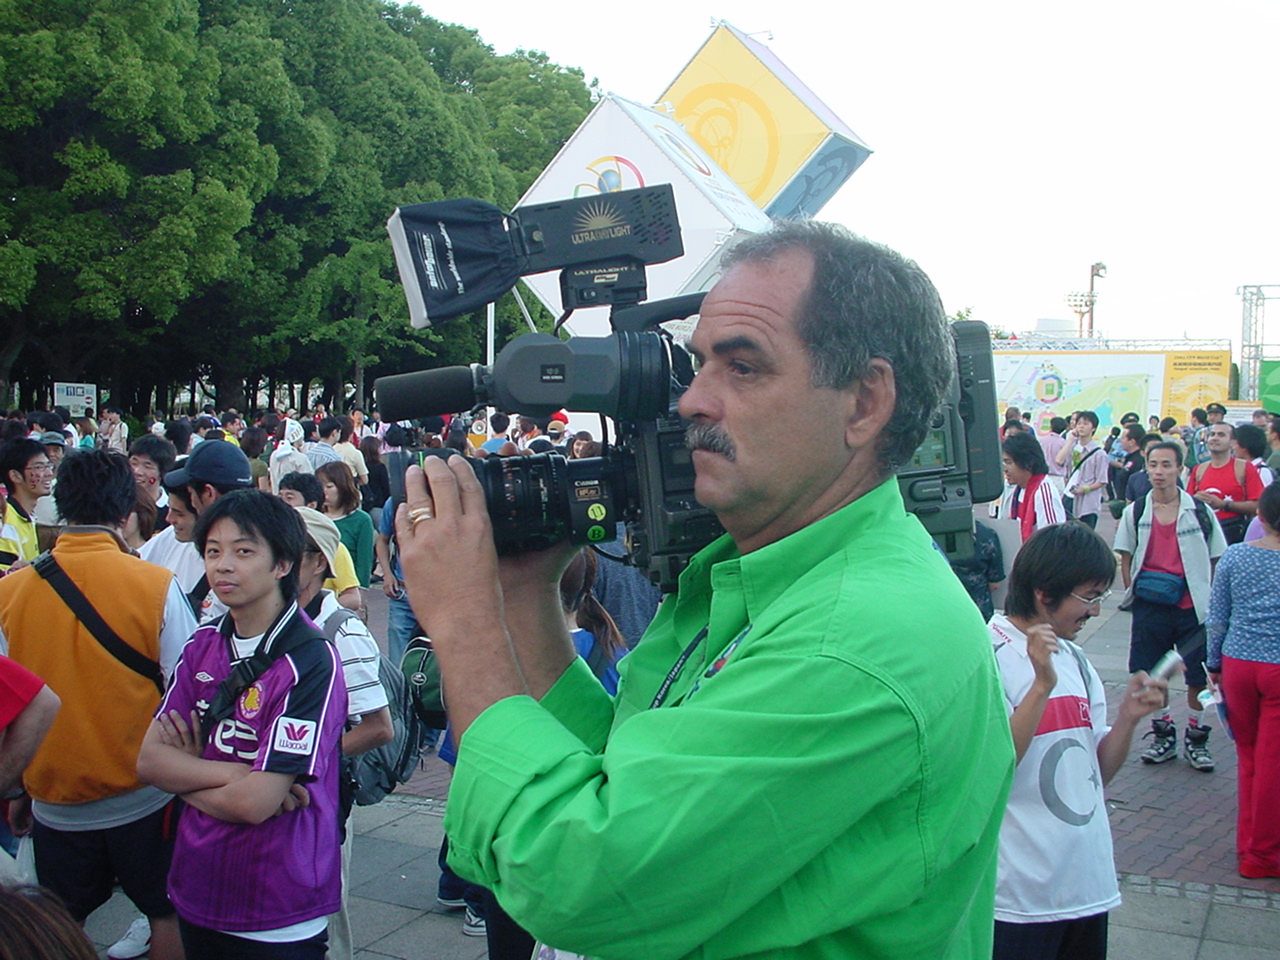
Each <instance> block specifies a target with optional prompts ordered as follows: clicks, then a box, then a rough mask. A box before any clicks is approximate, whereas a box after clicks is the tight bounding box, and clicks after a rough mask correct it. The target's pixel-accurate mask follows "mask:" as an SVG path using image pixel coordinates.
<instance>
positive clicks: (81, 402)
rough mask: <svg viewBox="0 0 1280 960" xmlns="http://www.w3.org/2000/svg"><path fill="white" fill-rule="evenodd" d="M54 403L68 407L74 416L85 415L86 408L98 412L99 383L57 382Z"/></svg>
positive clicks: (54, 389)
mask: <svg viewBox="0 0 1280 960" xmlns="http://www.w3.org/2000/svg"><path fill="white" fill-rule="evenodd" d="M53 405H54V406H55V407H66V408H67V409H68V410H70V411H71V415H72V416H73V417H83V416H84V415H85V410H86V409H88V410H92V411H93V412H94V413H97V412H98V385H97V384H96V383H55V384H54V385H53Z"/></svg>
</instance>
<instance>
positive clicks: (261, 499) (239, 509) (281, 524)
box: [192, 488, 307, 600]
mask: <svg viewBox="0 0 1280 960" xmlns="http://www.w3.org/2000/svg"><path fill="white" fill-rule="evenodd" d="M224 519H225V520H231V521H232V522H233V523H234V524H235V525H236V526H237V527H239V528H240V530H241V531H242V532H243V533H247V534H250V535H252V536H254V537H257V538H258V539H259V540H261V541H262V542H263V543H265V544H266V545H267V547H268V549H270V551H271V559H272V560H274V561H275V562H276V563H279V562H280V561H282V560H283V561H286V562H288V563H289V572H288V573H287V574H285V575H284V576H283V577H281V578H280V580H279V581H278V582H279V585H280V595H281V596H282V597H284V599H285V600H292V599H293V598H294V597H295V596H297V594H298V563H299V562H300V561H301V560H302V552H303V551H304V550H305V549H306V546H307V528H306V525H305V524H304V523H303V522H302V517H300V516H299V515H298V511H297V510H295V509H294V508H293V507H291V506H289V504H287V503H285V502H284V501H283V500H281V499H280V498H279V497H273V496H272V495H271V494H269V493H263V492H262V491H261V490H253V489H248V490H246V489H244V488H241V489H239V490H233V491H231V492H230V493H228V494H227V495H226V496H223V497H219V498H218V499H217V500H215V501H214V502H213V503H212V504H210V505H209V506H208V507H207V508H205V510H204V511H203V512H202V513H201V514H200V519H198V520H197V521H196V528H195V532H194V534H193V536H192V539H193V540H194V541H195V544H196V548H197V549H198V550H199V551H200V553H201V554H203V553H204V546H205V541H206V540H207V539H208V537H209V528H210V527H212V526H213V525H214V524H215V523H217V522H218V521H219V520H224Z"/></svg>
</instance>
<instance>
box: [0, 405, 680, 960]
mask: <svg viewBox="0 0 1280 960" xmlns="http://www.w3.org/2000/svg"><path fill="white" fill-rule="evenodd" d="M65 413H66V412H65V411H58V410H54V411H38V412H35V413H31V414H24V413H23V412H21V411H13V412H11V413H9V414H8V415H7V417H6V418H5V420H4V437H5V440H4V442H3V443H0V470H3V475H4V482H5V486H6V496H5V498H4V499H3V501H0V503H2V507H0V515H2V516H3V527H2V528H0V572H2V573H3V581H2V582H3V587H2V588H0V650H2V651H3V652H4V653H6V654H7V656H6V657H0V701H2V702H0V729H2V730H3V731H4V737H3V740H0V788H3V790H4V791H5V795H6V799H8V800H9V801H10V802H9V803H8V804H7V811H6V817H5V818H4V821H3V822H2V823H0V845H3V846H4V848H5V849H6V850H7V851H8V852H9V853H10V854H12V853H13V852H15V849H16V838H17V837H19V836H27V835H30V836H31V838H32V840H31V843H32V847H33V849H34V851H35V868H36V873H37V875H38V877H39V880H40V882H41V884H43V886H44V887H45V888H47V889H48V890H50V891H52V892H53V893H55V894H56V895H57V898H58V899H59V901H60V902H61V903H63V904H65V906H66V908H67V909H68V910H69V912H70V916H71V918H73V919H74V920H77V921H81V922H83V920H84V919H85V918H86V917H87V916H88V915H89V914H90V913H91V912H92V911H93V910H94V909H96V908H97V907H98V906H100V905H101V904H102V903H103V902H105V899H106V898H107V897H108V896H109V895H110V892H111V889H112V884H113V883H114V882H119V883H120V884H121V886H122V887H123V889H124V890H125V892H126V894H127V895H128V896H129V898H130V899H131V900H132V901H133V903H134V905H135V906H136V907H137V908H138V910H139V911H140V913H141V914H142V916H141V917H139V918H138V920H136V921H135V922H134V923H133V924H132V925H131V926H130V928H129V930H128V931H127V932H126V933H125V935H124V936H123V937H122V938H121V939H120V941H119V942H117V943H116V944H114V945H113V946H112V947H111V948H110V951H109V955H110V956H112V957H134V956H140V955H142V954H144V953H149V954H150V955H151V956H153V957H157V958H164V957H178V956H182V955H184V953H185V955H186V956H188V957H200V956H207V957H236V956H251V955H252V956H257V955H259V953H255V952H254V951H255V950H259V951H261V950H262V949H266V950H267V951H268V953H270V951H271V949H272V948H262V947H261V946H255V945H261V944H280V945H281V947H282V949H280V950H279V951H277V952H276V953H270V955H281V956H324V955H328V956H346V957H350V956H351V955H352V948H351V940H350V930H349V924H348V921H347V919H346V913H345V896H344V893H343V888H344V886H345V877H346V874H347V869H348V862H349V857H350V842H349V838H348V839H347V840H344V841H343V843H342V846H341V847H338V846H336V845H334V846H331V845H328V844H322V843H317V837H325V836H332V837H334V838H337V837H338V836H339V834H340V833H341V832H342V831H341V829H340V828H341V827H342V826H343V823H344V822H345V817H346V811H345V810H343V809H341V804H340V803H339V801H338V798H339V792H338V784H339V778H340V776H341V775H342V770H343V767H342V763H341V762H340V761H339V760H338V756H339V754H340V756H341V757H345V758H349V757H352V756H355V755H358V754H360V753H362V752H364V751H366V750H369V749H372V748H373V747H376V746H379V745H381V744H383V743H386V742H387V741H388V740H389V739H390V738H391V737H392V735H393V727H392V721H391V717H390V716H389V713H388V694H387V693H386V691H385V690H384V689H383V687H382V684H381V683H380V681H379V671H378V663H379V648H378V641H377V639H375V637H374V636H373V634H372V633H371V632H370V629H369V627H368V626H367V624H366V623H365V622H364V621H365V619H366V614H367V604H366V599H365V597H366V591H367V590H368V589H370V587H371V585H372V584H375V583H377V582H378V581H382V582H383V583H384V584H391V585H394V587H393V589H391V590H389V593H392V594H398V595H399V596H400V597H401V598H403V591H402V590H400V588H399V586H398V581H397V579H396V575H395V573H394V572H393V571H394V570H396V569H398V557H395V554H394V529H393V521H394V515H395V513H394V509H393V508H392V503H391V490H390V477H389V474H388V470H387V465H386V463H385V462H384V457H385V455H386V454H387V453H390V452H393V451H395V450H398V449H400V448H402V447H405V446H415V445H416V446H424V447H431V446H442V445H454V444H456V445H457V447H458V449H459V450H460V452H464V453H465V454H466V455H467V456H469V457H482V456H504V455H511V456H519V455H521V452H520V451H519V450H518V449H517V448H516V445H517V443H518V444H519V445H520V446H522V447H523V448H524V449H525V450H527V451H528V453H529V454H532V453H534V452H537V451H539V450H542V449H547V448H549V449H550V450H553V451H557V452H560V453H562V454H564V455H566V456H589V455H593V454H595V455H598V452H599V444H597V443H595V441H594V440H593V439H592V438H591V435H590V434H589V433H585V432H584V433H581V434H579V435H577V436H569V435H568V434H566V433H565V431H564V429H563V424H564V419H562V418H561V417H556V418H547V419H542V418H534V419H529V418H520V428H519V432H516V431H514V430H513V431H511V435H510V438H508V436H507V435H506V431H507V430H508V429H509V424H510V422H511V418H509V417H507V416H506V415H505V414H498V415H496V416H495V417H494V427H495V429H496V430H497V432H496V433H495V434H494V435H493V436H492V437H491V438H490V441H491V445H492V449H491V450H485V449H481V448H476V447H472V446H471V445H470V444H469V443H468V442H467V441H466V439H465V437H466V432H465V430H461V429H460V425H461V423H462V421H461V420H459V421H457V422H455V423H453V424H450V423H448V422H443V421H442V422H424V423H417V424H414V423H403V424H399V425H394V424H383V423H381V421H380V420H379V419H378V418H377V416H376V415H375V416H374V417H372V418H370V420H368V421H365V420H364V418H363V416H362V415H361V411H359V410H353V411H352V412H351V413H350V414H349V415H346V416H341V417H329V416H327V415H326V414H325V412H324V410H323V409H321V408H319V406H317V409H316V410H315V412H314V415H312V416H310V417H307V418H304V419H302V420H298V419H296V418H294V417H290V416H288V415H287V414H280V413H278V412H275V411H269V412H258V413H256V414H255V415H254V416H252V417H251V418H249V419H248V420H247V421H246V419H245V418H243V417H241V416H240V415H239V414H238V413H237V412H236V411H234V410H228V411H223V412H221V413H220V414H215V413H214V412H213V410H212V408H207V409H206V410H205V412H204V413H203V414H202V415H200V416H198V417H188V418H174V419H171V420H170V421H168V422H163V421H161V420H159V419H157V420H155V421H154V422H153V423H152V424H150V425H149V426H148V427H147V428H146V429H144V430H143V431H142V432H141V435H139V436H136V437H135V438H134V439H132V440H129V439H128V435H129V434H128V431H129V426H128V422H127V420H125V419H124V418H123V417H121V416H119V414H118V412H110V413H107V414H106V415H104V418H103V424H104V428H103V429H102V430H96V424H94V422H93V421H92V419H91V418H84V419H86V420H87V421H88V426H86V427H85V428H84V429H83V431H81V430H80V429H79V428H77V431H76V432H81V434H82V436H84V437H88V438H89V439H90V441H91V442H89V443H86V444H83V445H81V444H80V443H78V442H75V440H74V438H73V437H72V435H71V434H72V429H71V427H72V424H73V423H74V421H73V420H72V419H71V418H70V417H67V416H65ZM270 438H274V440H272V439H270ZM308 438H310V439H308ZM544 438H547V439H544ZM492 441H497V443H496V444H494V443H492ZM126 444H127V445H126ZM121 445H126V446H125V447H124V451H123V452H122V451H121V450H120V449H119V447H120V446H121ZM544 445H545V446H544ZM575 446H576V448H577V449H576V450H575V449H574V447H575ZM68 451H70V452H68ZM366 508H367V509H366ZM384 519H385V522H384ZM375 521H376V526H375ZM375 530H382V531H383V532H382V533H381V534H379V533H377V532H375ZM379 558H381V559H379ZM589 559H590V561H591V562H590V564H589V565H587V557H586V556H585V555H584V557H583V559H582V562H581V565H580V566H579V567H577V568H576V575H575V576H574V577H570V578H569V581H568V584H569V588H570V592H569V593H567V594H566V601H565V603H566V608H565V609H566V616H568V617H570V619H573V620H574V621H575V623H577V622H581V623H582V624H583V625H584V627H588V626H589V627H590V628H593V629H582V628H576V627H575V629H576V633H575V642H576V643H577V644H578V647H579V649H580V651H581V654H582V656H583V657H584V659H585V660H586V661H587V662H588V663H590V664H591V665H592V667H593V669H597V670H599V672H600V674H601V679H602V682H603V683H605V684H606V686H608V687H609V688H610V689H611V690H612V689H616V683H617V661H618V660H619V659H621V656H622V655H623V654H624V653H625V652H626V650H627V646H626V643H625V641H624V640H623V638H622V634H621V633H620V632H619V631H618V629H617V627H616V625H615V624H614V622H613V620H612V618H611V616H610V614H609V613H608V612H607V610H605V608H604V607H603V606H602V604H601V601H600V599H599V597H598V596H597V593H605V594H606V596H607V597H608V599H609V600H610V602H615V603H619V604H620V606H619V612H620V615H622V616H626V615H628V614H632V613H634V612H635V608H636V607H637V605H639V606H640V607H641V608H643V607H644V606H645V605H646V604H647V605H648V607H649V609H648V610H647V614H644V615H646V616H647V617H651V616H652V613H653V609H654V608H656V605H657V595H656V591H654V588H652V586H651V585H650V584H648V582H647V581H645V582H644V583H643V585H642V586H640V585H637V584H636V582H635V580H634V578H628V577H627V575H626V574H621V575H620V574H619V573H617V572H615V571H611V572H610V574H609V575H601V576H598V577H597V572H596V571H597V565H596V563H595V562H594V560H595V557H594V554H592V555H591V556H590V558H589ZM142 561H146V562H142ZM380 563H381V565H379V564H380ZM610 566H613V565H612V564H611V565H610ZM630 573H632V574H634V573H636V571H634V570H632V571H630ZM641 579H643V578H641ZM49 591H53V592H54V593H55V594H57V596H51V595H50V593H49ZM405 607H406V608H407V602H405ZM46 608H49V609H46ZM393 626H395V627H397V628H398V629H399V633H398V634H397V635H395V636H393V637H390V638H387V639H390V640H391V642H392V648H393V651H394V650H396V648H399V651H400V652H402V650H403V647H404V646H405V645H407V643H408V641H409V639H410V638H411V637H412V636H413V635H415V634H417V633H420V632H421V628H420V627H419V626H418V624H417V622H416V619H415V618H414V617H413V615H412V612H411V611H408V613H407V618H405V619H403V620H401V621H399V622H395V621H393ZM68 637H70V638H73V639H70V640H68V639H67V638H68ZM123 638H128V639H127V640H126V639H123ZM237 678H238V679H237ZM338 678H340V679H341V680H342V682H341V683H338V682H336V680H337V679H338ZM232 681H235V682H236V683H237V685H238V689H235V688H231V687H228V688H227V689H234V690H235V692H234V693H233V694H231V695H227V694H226V693H225V692H224V687H226V685H227V683H229V682H232ZM55 689H56V690H58V691H60V693H55V692H54V691H55ZM162 694H163V700H161V695H162ZM153 717H154V721H153V722H152V718H153ZM148 724H149V725H148ZM446 740H447V738H446ZM451 750H452V747H451V746H450V745H448V744H447V742H443V743H442V744H441V753H442V755H443V754H445V753H446V752H448V751H451ZM303 784H306V786H305V787H304V786H303ZM174 797H178V798H181V801H182V804H181V806H179V805H176V804H175V803H174V801H173V798H174ZM183 807H185V810H183V812H182V816H181V817H180V818H179V817H178V816H177V813H178V811H179V809H181V808H183ZM335 843H336V840H335ZM264 858H265V859H264ZM267 861H270V862H271V865H272V869H270V870H267V869H257V868H251V865H253V864H260V865H261V866H264V867H265V865H266V863H267ZM50 902H52V903H56V902H58V901H46V900H41V899H40V898H39V897H37V896H34V895H33V896H31V897H28V898H27V899H22V900H18V901H15V903H17V904H18V906H22V905H23V904H28V903H29V904H35V905H40V906H41V907H42V908H43V907H44V905H45V904H46V903H50ZM483 909H484V908H483V906H481V905H479V903H477V911H483ZM499 909H500V908H498V907H497V906H496V903H495V904H494V906H493V907H491V908H490V912H491V913H493V914H496V913H497V912H498V910H499ZM482 916H483V914H482V913H481V912H476V913H474V914H473V913H472V912H471V911H470V910H468V911H467V916H466V917H465V919H464V929H467V930H468V931H469V932H471V933H476V934H479V935H484V934H485V932H486V924H485V922H484V920H483V919H482Z"/></svg>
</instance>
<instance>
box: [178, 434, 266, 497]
mask: <svg viewBox="0 0 1280 960" xmlns="http://www.w3.org/2000/svg"><path fill="white" fill-rule="evenodd" d="M189 483H196V484H200V483H211V484H213V485H214V486H215V487H251V486H253V471H252V470H251V469H250V467H249V458H248V457H246V456H245V455H244V451H243V450H241V449H240V448H239V447H237V446H236V445H235V444H234V443H229V442H228V441H226V440H203V441H201V442H200V443H199V444H198V445H197V446H196V448H195V450H193V451H191V456H189V457H187V459H186V460H184V461H183V463H182V465H181V466H180V467H178V468H176V469H174V470H170V471H169V472H168V473H166V474H165V475H164V485H165V486H166V487H185V486H186V485H187V484H189Z"/></svg>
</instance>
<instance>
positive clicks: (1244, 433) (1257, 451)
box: [1236, 423, 1267, 460]
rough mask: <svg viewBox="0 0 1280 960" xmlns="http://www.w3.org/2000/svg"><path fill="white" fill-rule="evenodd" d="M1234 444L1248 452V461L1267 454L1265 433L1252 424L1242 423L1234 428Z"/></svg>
mask: <svg viewBox="0 0 1280 960" xmlns="http://www.w3.org/2000/svg"><path fill="white" fill-rule="evenodd" d="M1236 443H1238V444H1239V445H1240V446H1242V447H1243V448H1244V449H1245V450H1248V451H1249V459H1250V460H1257V459H1258V458H1259V457H1261V456H1264V455H1265V454H1266V452H1267V434H1266V432H1265V431H1264V430H1263V429H1262V428H1261V427H1255V426H1254V425H1253V424H1252V423H1242V424H1240V426H1238V427H1236Z"/></svg>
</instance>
